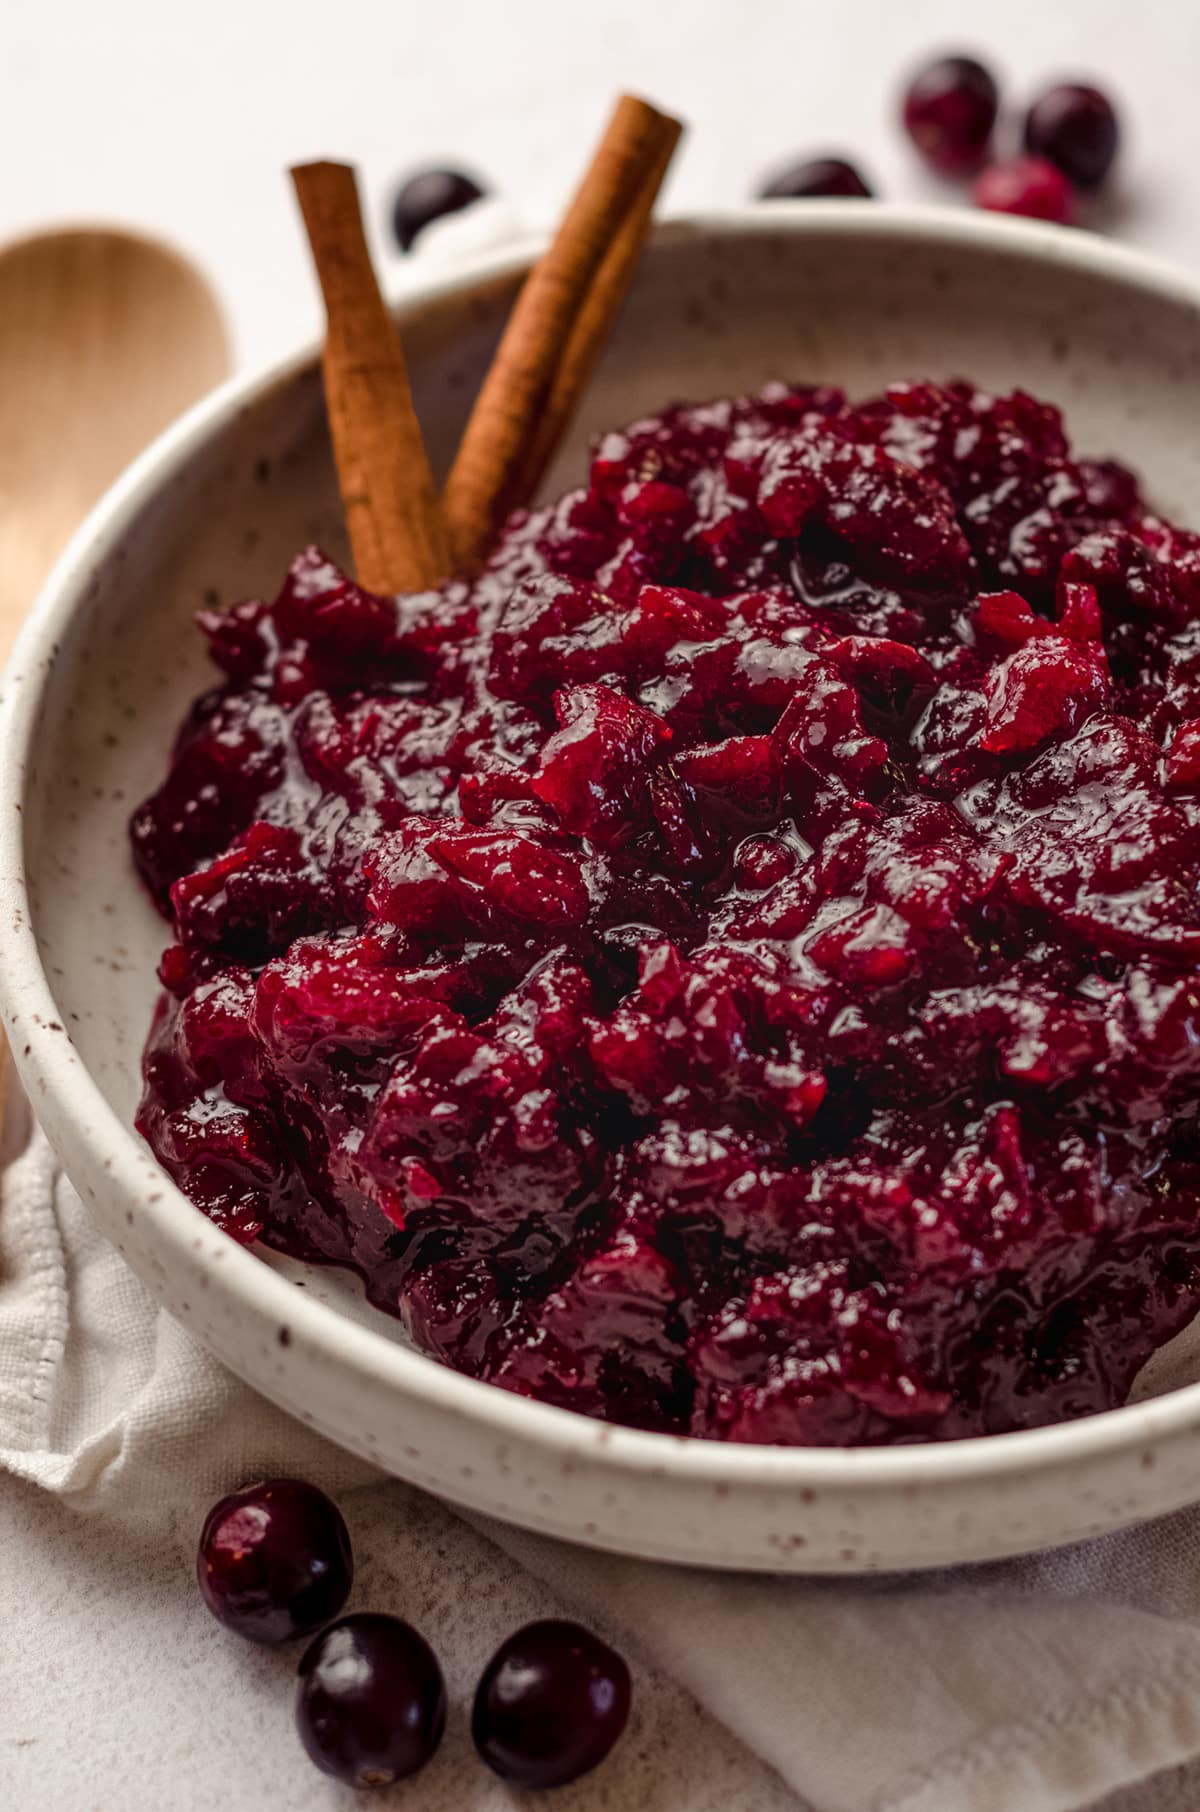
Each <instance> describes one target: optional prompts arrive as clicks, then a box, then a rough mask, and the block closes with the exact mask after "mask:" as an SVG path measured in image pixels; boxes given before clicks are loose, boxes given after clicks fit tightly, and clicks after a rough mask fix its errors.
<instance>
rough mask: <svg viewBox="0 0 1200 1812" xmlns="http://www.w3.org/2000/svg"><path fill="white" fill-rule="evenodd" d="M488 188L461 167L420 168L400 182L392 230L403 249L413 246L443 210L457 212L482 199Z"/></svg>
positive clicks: (393, 212)
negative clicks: (460, 168) (449, 168)
mask: <svg viewBox="0 0 1200 1812" xmlns="http://www.w3.org/2000/svg"><path fill="white" fill-rule="evenodd" d="M485 193H486V191H485V190H484V189H483V188H481V187H480V185H479V183H477V182H476V181H475V179H474V177H473V176H467V175H465V174H464V173H463V171H461V170H436V169H435V170H417V171H415V172H414V174H413V175H412V176H410V177H409V178H408V179H407V181H405V182H403V183H401V185H400V188H399V189H398V190H397V192H396V199H395V201H394V202H393V203H392V230H393V232H394V233H395V235H396V241H397V244H398V245H399V247H400V250H401V251H402V252H408V251H411V250H412V247H413V244H414V242H415V240H416V239H417V237H418V235H419V234H421V233H423V232H424V231H425V228H426V227H427V226H428V225H429V224H430V222H431V221H434V220H440V219H441V217H442V215H443V214H457V213H458V212H459V210H460V209H461V208H469V207H470V205H471V203H472V202H473V201H479V200H480V199H481V198H482V197H483V195H484V194H485Z"/></svg>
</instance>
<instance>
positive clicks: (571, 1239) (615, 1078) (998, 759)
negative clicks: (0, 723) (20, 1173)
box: [133, 384, 1200, 1444]
mask: <svg viewBox="0 0 1200 1812" xmlns="http://www.w3.org/2000/svg"><path fill="white" fill-rule="evenodd" d="M200 623H201V627H202V628H203V630H204V632H205V634H206V635H207V637H208V640H209V643H210V646H211V649H212V653H213V656H214V658H215V660H216V662H217V664H218V665H219V666H220V668H221V669H222V670H223V672H224V674H225V678H224V680H223V682H222V683H221V684H220V685H219V686H218V687H216V688H215V689H214V690H213V691H211V692H209V693H207V694H206V695H205V696H204V697H203V698H201V699H200V700H199V701H198V703H197V704H196V705H195V707H194V708H193V710H192V712H191V714H190V716H189V717H188V719H187V721H186V723H185V724H184V726H183V729H182V731H181V733H180V737H179V741H178V743H177V745H176V748H175V753H174V757H173V759H172V763H171V768H170V772H169V774H168V777H167V779H166V781H165V783H164V784H163V786H162V787H161V788H160V789H159V791H158V792H156V793H155V794H154V795H153V796H152V797H151V798H150V799H149V800H147V802H146V803H145V805H143V806H142V807H141V809H140V810H139V811H138V813H137V814H136V816H135V818H134V820H133V847H134V852H135V855H136V858H137V862H138V866H139V868H140V870H141V873H142V875H143V876H144V878H145V881H146V884H147V885H148V887H149V888H150V890H151V892H152V893H153V895H154V897H155V899H156V900H157V901H158V902H159V903H160V905H161V906H162V908H163V910H164V912H165V913H166V914H167V915H168V917H169V919H170V921H171V924H172V925H173V927H174V933H175V942H174V943H173V944H172V945H171V947H170V948H169V949H168V951H167V952H166V955H165V956H164V958H163V963H162V970H161V974H162V981H163V984H164V988H165V993H164V995H163V998H162V1004H161V1006H160V1008H159V1011H158V1014H157V1018H156V1021H155V1024H154V1028H153V1032H152V1035H151V1038H150V1043H149V1047H148V1050H147V1053H146V1060H145V1076H146V1092H145V1097H144V1100H143V1104H142V1109H141V1116H140V1121H139V1124H140V1126H141V1129H142V1131H143V1132H144V1134H145V1136H146V1138H147V1139H148V1140H149V1141H150V1144H151V1145H152V1146H153V1148H154V1150H155V1152H156V1153H157V1154H158V1157H159V1158H160V1159H161V1161H162V1163H163V1164H164V1165H165V1166H166V1168H167V1170H168V1171H170V1173H171V1174H172V1176H174V1177H175V1178H176V1179H177V1180H178V1181H179V1183H180V1184H181V1185H182V1186H183V1188H184V1189H185V1190H186V1191H187V1192H188V1194H189V1195H190V1196H191V1197H192V1199H193V1200H194V1201H196V1202H197V1203H199V1204H200V1206H201V1207H202V1208H204V1209H205V1210H206V1212H207V1213H208V1214H209V1215H211V1216H212V1218H213V1219H214V1220H215V1221H216V1222H217V1224H218V1225H220V1226H222V1227H224V1228H225V1229H226V1230H227V1231H228V1232H229V1233H230V1234H232V1235H233V1237H234V1238H236V1239H239V1240H242V1241H246V1242H250V1241H253V1240H261V1241H262V1242H264V1243H265V1244H267V1245H270V1246H273V1247H277V1248H280V1249H282V1250H284V1251H287V1252H291V1253H297V1254H300V1255H302V1256H304V1257H306V1258H309V1259H317V1260H328V1261H331V1262H334V1263H336V1264H341V1265H348V1266H351V1267H353V1269H354V1270H355V1271H357V1272H358V1274H359V1275H360V1277H361V1278H362V1279H363V1281H364V1283H365V1286H366V1289H367V1291H368V1293H369V1295H370V1297H371V1300H372V1301H373V1302H375V1303H376V1304H378V1305H379V1306H380V1307H381V1308H384V1309H387V1310H389V1311H391V1312H393V1313H397V1314H400V1315H402V1316H403V1317H404V1319H405V1321H406V1323H407V1324H408V1326H409V1328H410V1329H411V1331H412V1333H413V1335H414V1336H415V1338H416V1340H417V1341H418V1342H419V1344H420V1345H421V1346H422V1347H423V1348H424V1349H425V1350H426V1351H428V1352H431V1353H435V1354H437V1355H439V1356H440V1357H441V1358H443V1359H444V1360H445V1361H446V1362H447V1363H449V1364H451V1365H453V1366H456V1367H458V1368H459V1369H461V1370H462V1371H464V1372H469V1373H471V1374H472V1375H473V1376H475V1377H479V1378H485V1379H489V1380H490V1381H491V1382H493V1383H494V1384H499V1385H503V1386H504V1387H505V1388H506V1389H509V1390H513V1391H519V1392H522V1393H524V1394H526V1395H529V1396H535V1397H540V1398H543V1399H544V1400H546V1401H548V1402H552V1403H557V1404H565V1405H568V1406H570V1407H571V1408H574V1409H578V1410H583V1411H585V1412H586V1413H587V1414H589V1415H595V1416H602V1417H607V1418H609V1419H611V1420H614V1421H618V1422H626V1423H632V1424H635V1425H637V1426H641V1427H645V1428H654V1429H666V1430H676V1431H690V1432H692V1433H694V1434H699V1435H708V1436H712V1437H715V1438H717V1439H721V1440H730V1441H766V1442H782V1443H791V1442H799V1443H835V1444H845V1443H855V1442H887V1441H914V1440H926V1439H930V1438H941V1437H946V1436H954V1435H965V1434H973V1433H979V1432H983V1431H991V1430H1000V1429H1011V1428H1020V1427H1026V1426H1029V1425H1031V1424H1036V1423H1041V1422H1047V1421H1050V1420H1054V1419H1057V1418H1060V1417H1066V1416H1078V1415H1083V1414H1086V1413H1088V1412H1089V1411H1094V1410H1099V1409H1103V1408H1106V1407H1108V1406H1110V1405H1113V1404H1116V1403H1119V1402H1120V1401H1121V1400H1122V1399H1123V1398H1124V1396H1125V1394H1126V1392H1127V1390H1128V1388H1129V1384H1130V1381H1131V1379H1132V1378H1133V1376H1134V1373H1135V1372H1136V1370H1137V1369H1138V1367H1139V1366H1140V1365H1141V1364H1142V1362H1143V1361H1144V1360H1145V1359H1146V1357H1147V1356H1148V1354H1150V1353H1151V1352H1152V1351H1153V1349H1154V1348H1155V1347H1156V1346H1157V1345H1159V1344H1160V1343H1161V1342H1162V1341H1163V1340H1164V1339H1166V1338H1167V1337H1168V1336H1169V1335H1170V1334H1172V1333H1173V1332H1174V1331H1175V1330H1176V1329H1177V1328H1179V1327H1180V1326H1181V1325H1182V1324H1183V1323H1184V1322H1185V1321H1186V1320H1187V1319H1188V1318H1189V1317H1190V1316H1191V1314H1192V1313H1193V1310H1194V1309H1195V1308H1196V1307H1197V1305H1198V1304H1200V1212H1198V1207H1200V1139H1198V1138H1197V1133H1196V1128H1197V1119H1196V1108H1197V1102H1198V1100H1200V906H1198V898H1197V883H1198V880H1200V536H1198V535H1196V534H1191V533H1188V532H1185V531H1183V530H1181V529H1178V528H1175V527H1174V526H1172V525H1171V524H1170V523H1168V522H1165V521H1163V520H1162V519H1161V518H1160V517H1157V516H1155V515H1154V514H1153V513H1152V512H1151V511H1150V510H1149V508H1148V506H1147V505H1146V504H1145V502H1144V501H1143V500H1142V497H1141V495H1140V493H1139V490H1138V485H1137V482H1136V480H1135V479H1134V478H1133V476H1132V475H1131V474H1130V473H1129V472H1127V471H1126V470H1125V469H1124V468H1123V467H1121V466H1119V465H1116V464H1113V463H1111V462H1108V461H1090V460H1082V459H1076V458H1074V457H1073V456H1072V454H1071V452H1070V450H1069V448H1068V445H1067V441H1066V439H1065V437H1064V434H1063V429H1062V424H1061V421H1060V419H1059V416H1058V414H1057V413H1056V411H1055V410H1054V409H1052V408H1050V407H1048V406H1046V405H1044V404H1042V403H1039V402H1037V401H1035V400H1034V399H1033V398H1032V397H1030V396H1027V395H1025V394H1023V393H1021V392H1019V391H1018V392H1015V393H1014V394H1013V395H1012V396H1007V397H992V396H988V395H984V394H983V393H981V392H979V391H977V390H975V389H973V388H972V387H971V386H970V385H967V384H951V385H949V386H947V387H946V388H944V389H943V388H939V387H937V386H935V385H932V384H909V385H897V386H895V387H894V388H892V389H891V390H889V391H888V392H887V393H886V394H885V395H883V396H879V397H875V398H872V399H871V400H869V401H867V402H865V403H861V404H858V405H856V406H851V405H850V404H848V403H847V401H846V399H845V397H844V396H843V395H842V394H841V393H840V392H839V391H836V390H832V389H827V388H817V389H805V388H796V389H789V388H784V387H782V386H772V387H770V388H769V389H767V390H766V391H764V392H763V394H762V395H761V396H759V397H755V398H751V399H740V400H736V401H723V402H715V403H710V404H706V405H703V406H700V407H689V408H673V409H668V410H667V411H665V412H664V413H663V414H662V415H661V416H658V417H655V418H652V419H649V420H646V421H642V422H638V423H637V424H635V425H634V426H633V427H631V428H629V429H627V430H626V431H625V432H623V433H613V434H609V435H607V436H606V437H605V438H604V439H603V440H601V442H600V443H599V446H598V448H597V451H596V455H595V458H594V460H593V463H592V467H591V472H590V476H589V479H588V483H587V486H586V488H584V489H581V490H577V491H572V492H570V493H568V495H567V496H566V497H564V498H563V499H562V500H561V501H560V502H559V503H557V504H555V505H553V506H552V507H549V508H546V509H542V510H538V511H535V512H533V513H532V514H522V515H518V516H516V517H514V518H513V520H512V521H511V522H510V524H509V526H508V528H507V531H506V533H505V535H504V538H503V540H502V542H501V544H500V546H499V548H498V549H497V551H496V554H495V556H494V558H493V559H492V560H491V562H490V564H489V565H488V567H487V570H486V571H485V572H484V573H483V575H482V576H481V577H480V578H479V579H478V580H477V581H476V582H475V583H473V584H466V583H455V584H450V585H447V586H445V587H444V588H443V589H442V590H441V591H440V592H437V593H430V594H428V595H425V596H419V597H406V598H401V599H400V600H399V601H398V602H396V601H393V600H392V599H384V598H378V597H373V596H370V595H368V594H366V593H365V592H363V591H361V590H359V589H358V587H356V586H355V585H353V584H352V583H351V582H350V581H349V580H348V579H346V578H345V576H344V575H343V574H342V573H340V572H339V571H338V570H337V569H336V568H335V567H334V566H332V565H331V564H330V563H329V562H328V561H327V560H326V559H324V558H323V557H322V555H321V554H320V553H318V552H317V551H316V550H310V551H309V552H307V553H305V554H302V555H301V556H300V557H299V559H297V561H296V562H295V564H294V566H293V567H292V570H291V572H290V574H289V575H288V578H287V582H286V584H285V585H284V588H283V590H282V592H281V593H280V595H279V597H278V598H276V599H275V600H274V602H273V603H261V602H253V603H247V604H241V605H239V606H238V607H237V608H236V609H234V610H232V611H229V612H228V613H224V614H221V613H217V612H213V611H205V612H203V613H202V614H201V617H200Z"/></svg>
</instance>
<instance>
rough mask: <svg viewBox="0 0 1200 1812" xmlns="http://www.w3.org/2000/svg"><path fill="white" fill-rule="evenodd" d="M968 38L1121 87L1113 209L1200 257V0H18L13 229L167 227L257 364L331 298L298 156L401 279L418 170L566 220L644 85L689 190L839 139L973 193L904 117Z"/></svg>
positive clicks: (2, 3)
mask: <svg viewBox="0 0 1200 1812" xmlns="http://www.w3.org/2000/svg"><path fill="white" fill-rule="evenodd" d="M956 45H957V46H962V47H964V48H971V47H974V48H976V49H977V50H978V51H979V52H980V53H981V54H983V55H985V56H986V57H987V58H988V60H989V61H991V62H992V63H993V64H994V66H995V68H996V70H997V72H998V73H999V74H1000V75H1001V77H1002V78H1003V79H1004V82H1005V85H1006V88H1007V90H1008V91H1009V93H1010V94H1011V96H1012V98H1013V100H1014V102H1020V101H1021V100H1023V99H1024V98H1027V97H1028V96H1029V94H1030V93H1031V92H1032V91H1033V90H1034V88H1035V87H1036V85H1037V84H1038V83H1039V82H1041V81H1043V80H1045V79H1046V78H1048V77H1052V76H1054V75H1056V74H1063V73H1067V74H1070V73H1073V72H1076V71H1078V72H1083V73H1089V72H1092V73H1095V75H1096V76H1098V77H1099V78H1101V79H1102V80H1103V81H1104V82H1105V83H1106V84H1107V85H1109V86H1111V88H1112V90H1113V91H1114V93H1115V94H1116V95H1117V96H1118V97H1119V98H1120V100H1121V101H1122V102H1123V103H1124V113H1125V116H1126V119H1127V123H1128V156H1127V157H1126V159H1125V160H1124V175H1123V179H1122V183H1121V185H1120V191H1119V193H1118V195H1117V197H1116V198H1115V201H1114V204H1113V207H1112V209H1111V210H1110V213H1111V215H1112V216H1113V218H1112V222H1111V224H1112V226H1113V228H1114V230H1119V231H1120V232H1121V234H1122V235H1123V236H1124V237H1127V238H1129V239H1131V240H1135V241H1138V242H1140V243H1143V244H1147V245H1153V246H1155V247H1157V248H1161V249H1162V250H1164V251H1168V252H1170V253H1172V254H1173V255H1174V256H1176V257H1177V258H1179V259H1181V260H1188V261H1195V262H1197V263H1200V128H1198V127H1197V95H1196V83H1197V78H1198V74H1200V10H1198V9H1197V7H1196V6H1195V4H1194V0H1000V3H997V0H985V3H983V4H979V3H975V4H972V3H971V0H590V3H588V4H584V3H583V0H324V3H320V4H318V3H317V0H191V3H189V4H181V3H180V0H66V3H63V0H59V4H57V5H56V4H54V0H0V238H3V237H6V236H9V235H11V234H12V233H15V232H17V231H20V230H22V229H26V228H30V227H37V226H41V225H44V224H46V223H48V222H50V221H62V220H72V219H77V218H80V217H85V216H86V217H91V218H101V219H108V220H120V221H122V222H129V223H133V224H136V225H141V226H148V227H151V228H154V229H155V230H157V231H159V232H162V233H165V234H168V235H170V236H171V237H172V238H173V239H174V240H176V241H177V242H178V243H179V244H180V245H182V246H183V247H184V248H185V249H187V250H189V251H190V252H192V253H193V254H194V255H195V256H196V257H197V258H198V259H199V260H200V262H201V263H202V265H203V266H204V267H205V269H206V270H207V271H208V272H209V273H210V274H211V276H212V277H213V278H214V280H215V281H216V282H217V284H218V287H219V288H220V290H221V293H222V295H223V296H224V298H225V300H226V302H227V305H228V309H229V314H230V317H231V321H232V323H233V326H234V329H235V336H236V343H237V349H238V354H239V357H240V359H241V360H242V361H243V362H251V363H256V362H260V361H264V360H266V359H267V358H269V357H272V356H273V355H274V354H276V353H277V352H281V351H284V350H287V349H288V348H289V347H290V346H291V345H292V344H293V343H295V342H296V341H297V340H298V339H299V338H301V337H302V336H304V335H306V334H307V333H308V332H309V331H310V330H314V331H315V327H316V322H317V311H316V305H315V300H314V295H313V286H312V279H311V275H310V272H309V270H308V268H307V265H306V262H305V256H304V253H303V248H302V245H301V241H300V236H299V229H298V225H297V221H296V218H295V214H294V210H293V204H292V199H291V195H290V192H289V189H288V186H287V184H286V183H285V181H284V179H283V175H282V171H283V169H284V167H285V166H286V165H287V164H288V163H289V162H295V161H298V160H301V159H305V158H311V157H318V156H337V157H344V158H351V159H353V160H355V161H356V162H357V163H359V165H360V166H361V169H362V171H363V177H364V182H365V185H366V188H367V192H368V196H369V200H370V204H371V216H372V225H373V228H374V229H375V230H376V232H377V235H378V244H379V250H380V252H381V263H383V265H384V268H385V270H386V271H388V272H389V273H390V274H391V275H393V276H395V275H397V274H398V273H399V271H400V268H401V263H402V261H401V259H400V258H399V256H398V254H394V253H388V254H387V255H386V257H384V256H383V254H384V252H385V247H386V240H385V237H384V233H383V231H382V224H383V220H384V217H385V211H386V199H387V196H388V193H389V190H390V188H391V186H392V184H393V182H394V179H395V177H396V176H397V174H398V173H400V172H402V171H403V170H405V169H406V168H407V167H409V166H411V165H412V164H413V163H416V162H421V161H424V160H427V159H435V160H437V159H447V158H449V159H453V160H456V161H458V160H461V161H463V162H465V163H467V164H468V165H471V166H474V167H475V168H477V169H478V170H479V171H480V172H481V173H482V174H483V175H484V176H486V177H488V178H490V180H491V181H492V182H493V183H494V185H495V186H496V187H497V188H499V189H500V190H502V191H503V192H504V193H505V194H506V195H508V196H509V197H511V198H512V199H513V200H514V201H516V202H517V203H518V204H519V206H520V207H521V209H522V210H523V211H524V212H525V213H526V214H527V215H528V216H529V217H530V218H531V219H532V220H534V221H541V220H544V219H549V218H550V217H551V216H552V214H553V212H554V210H555V208H556V207H557V205H558V203H559V201H560V200H561V198H562V197H563V196H564V194H565V193H566V191H567V189H568V187H569V186H570V185H571V183H572V182H573V181H574V179H575V177H576V176H577V174H578V172H579V170H580V169H581V167H582V164H583V162H584V160H585V158H586V155H587V153H588V150H589V148H590V146H591V144H592V142H593V141H594V139H595V138H596V136H597V135H598V133H599V131H600V128H601V125H602V123H603V120H604V118H605V115H606V113H607V110H608V107H609V105H610V104H611V99H612V97H613V95H614V93H615V92H616V90H618V89H619V88H622V87H626V88H634V89H637V90H639V91H641V92H644V93H645V94H647V95H648V96H649V97H650V98H651V99H654V100H656V101H658V102H659V103H660V104H661V105H664V106H666V107H668V108H669V109H671V110H672V111H675V112H678V113H680V114H682V115H683V116H684V117H685V118H686V119H687V120H688V121H689V122H690V126H691V131H690V134H689V136H688V139H687V141H686V144H685V146H684V148H683V150H682V152H681V154H680V156H679V157H678V159H677V167H676V169H675V170H674V172H673V174H672V177H671V181H670V184H669V187H668V191H667V196H666V205H667V206H668V207H670V208H673V209H683V208H693V207H704V206H716V205H724V204H728V203H732V202H737V201H739V200H741V199H743V198H744V197H745V196H746V195H747V194H749V193H750V191H751V190H752V188H753V186H754V183H755V180H756V178H757V177H758V176H759V175H760V174H761V172H762V170H763V168H764V167H765V166H768V165H770V164H772V163H773V162H777V161H779V160H787V159H788V158H789V157H791V156H793V155H799V154H804V153H806V152H810V151H821V150H826V149H828V150H836V149H838V148H839V147H841V148H845V149H846V150H848V151H849V152H850V153H851V154H852V155H859V156H861V160H862V163H863V166H864V168H865V169H866V170H868V171H869V172H870V173H871V174H872V176H873V177H874V178H875V179H876V181H877V183H878V186H879V189H880V191H881V192H882V193H885V194H887V195H889V196H894V197H898V198H904V197H907V198H909V199H917V198H921V199H929V198H935V197H944V198H946V199H947V200H949V201H956V200H957V199H958V195H957V192H956V191H955V190H953V189H950V188H947V187H945V186H943V185H941V184H939V183H938V182H937V181H936V180H935V179H933V178H931V177H927V176H925V175H924V174H923V173H922V172H920V171H919V170H918V169H917V167H916V166H915V163H914V160H913V159H912V158H911V156H910V155H909V153H908V149H907V146H906V144H905V142H904V141H903V140H902V138H901V136H900V134H899V132H898V131H897V130H896V126H895V117H894V116H895V112H896V89H897V83H898V79H899V76H900V74H901V72H902V71H903V70H904V69H905V68H906V67H907V66H908V65H909V64H911V62H912V61H913V59H914V58H919V57H920V56H922V55H923V54H924V53H925V52H927V51H929V50H936V49H940V48H944V47H947V46H949V47H954V46H956Z"/></svg>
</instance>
